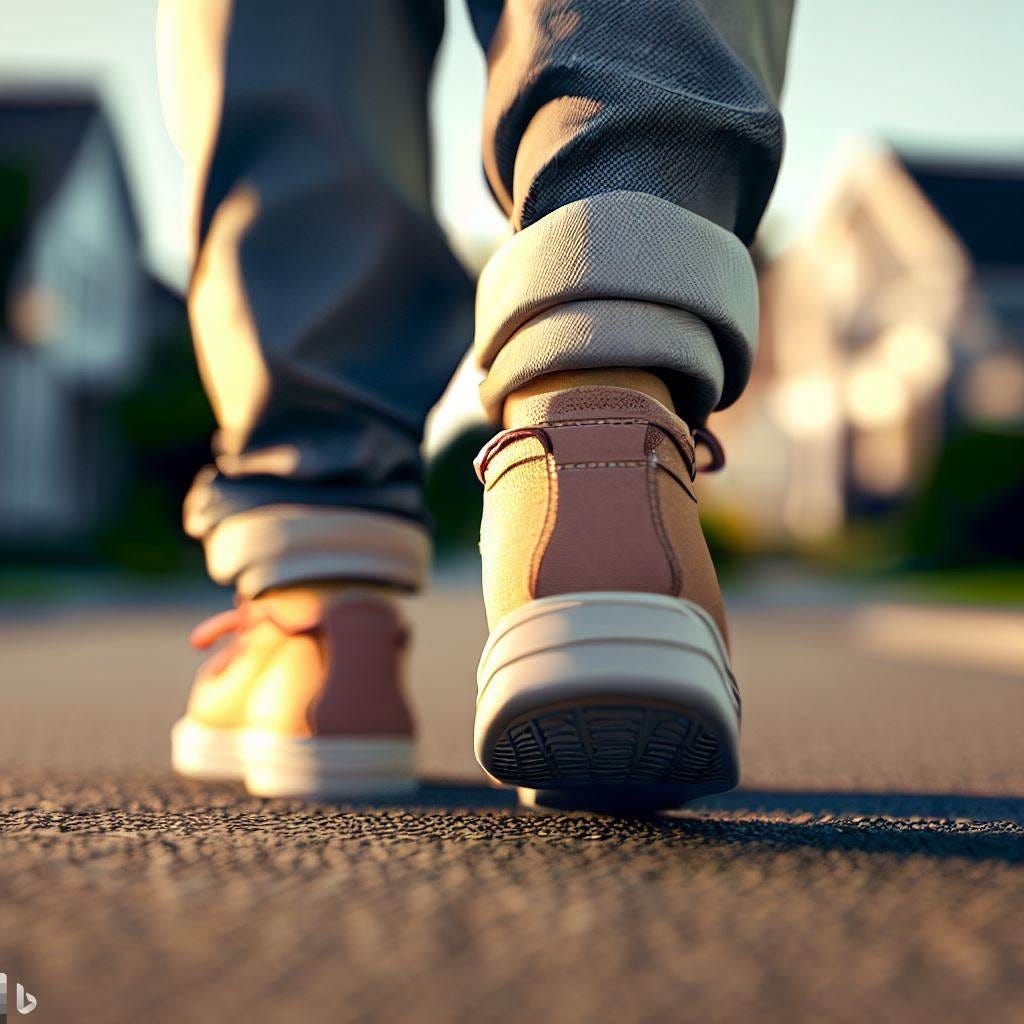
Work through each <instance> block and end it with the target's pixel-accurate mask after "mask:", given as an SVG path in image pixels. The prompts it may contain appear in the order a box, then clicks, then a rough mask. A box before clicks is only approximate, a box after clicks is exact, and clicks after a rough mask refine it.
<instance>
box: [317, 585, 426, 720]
mask: <svg viewBox="0 0 1024 1024" xmlns="http://www.w3.org/2000/svg"><path fill="white" fill-rule="evenodd" d="M319 639H320V642H321V644H322V647H323V653H324V661H325V675H324V682H323V685H322V687H321V688H320V691H319V693H317V694H316V696H315V697H314V698H313V699H312V700H311V702H310V705H309V708H308V711H307V717H308V721H309V728H310V734H311V735H312V736H322V737H326V736H395V737H411V736H412V735H413V732H414V727H413V721H412V716H411V714H410V712H409V708H408V705H407V703H406V700H405V697H404V695H403V692H402V683H403V677H404V663H405V651H406V647H407V644H408V630H407V628H406V626H405V624H404V623H403V622H402V620H401V618H400V617H399V615H398V612H397V610H396V609H395V608H393V607H392V606H391V605H390V604H389V603H387V602H385V601H377V600H373V601H370V600H366V601H346V602H342V603H340V604H338V605H336V606H335V607H333V608H331V609H329V610H328V612H327V613H326V615H325V616H324V621H323V624H322V627H321V630H320V633H319Z"/></svg>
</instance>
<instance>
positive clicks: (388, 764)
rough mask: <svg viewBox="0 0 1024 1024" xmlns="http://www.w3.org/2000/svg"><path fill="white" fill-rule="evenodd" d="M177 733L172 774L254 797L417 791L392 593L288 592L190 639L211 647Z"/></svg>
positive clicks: (226, 616)
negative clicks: (229, 784)
mask: <svg viewBox="0 0 1024 1024" xmlns="http://www.w3.org/2000/svg"><path fill="white" fill-rule="evenodd" d="M228 638H230V642H229V643H227V645H226V646H224V647H222V648H221V649H220V650H219V651H217V652H216V653H215V654H214V655H213V657H212V658H210V659H209V660H208V661H207V662H206V663H205V664H204V665H203V666H202V668H201V669H200V670H199V673H198V675H197V676H196V680H195V683H194V685H193V687H192V694H191V697H190V699H189V703H188V710H187V711H186V713H185V715H184V717H183V718H181V719H180V720H179V721H178V722H177V724H176V725H175V726H174V729H173V731H172V734H171V741H172V759H173V764H174V768H175V770H176V771H178V772H179V773H181V774H182V775H188V776H191V777H193V778H199V779H221V780H227V779H233V780H240V781H242V782H244V783H245V785H246V788H247V789H248V790H249V792H250V793H252V794H254V795H256V796H267V797H271V796H273V797H284V796H288V797H302V798H307V799H319V800H345V799H365V798H376V797H390V796H398V795H401V794H405V793H409V792H411V791H413V790H414V789H415V786H416V783H415V780H414V777H413V772H412V731H413V730H412V722H411V720H410V717H409V712H408V710H407V708H406V705H405V701H404V700H403V698H402V695H401V692H400V688H399V680H400V678H401V668H402V665H401V662H402V660H403V657H402V652H403V649H404V647H405V645H406V629H405V627H404V625H403V624H402V622H401V620H400V619H399V616H398V612H397V609H396V608H395V606H394V604H393V603H392V602H391V601H390V600H389V599H388V598H387V597H386V596H384V595H382V594H379V593H376V592H371V591H359V590H355V589H352V590H347V591H346V590H340V591H339V590H337V589H334V590H327V589H316V588H298V587H296V588H290V589H285V590H280V591H277V592H272V593H270V594H268V595H267V596H265V597H259V598H255V599H253V600H249V601H244V602H242V603H240V604H239V606H238V607H237V608H236V609H234V610H233V611H229V612H223V613H222V614H220V615H215V616H214V617H213V618H211V619H209V620H207V621H206V622H204V623H202V624H201V625H200V626H198V627H197V628H196V629H195V630H194V632H193V634H192V643H193V644H194V646H196V647H198V648H200V649H205V648H209V647H211V646H213V645H214V644H216V643H217V642H218V641H220V640H224V639H228Z"/></svg>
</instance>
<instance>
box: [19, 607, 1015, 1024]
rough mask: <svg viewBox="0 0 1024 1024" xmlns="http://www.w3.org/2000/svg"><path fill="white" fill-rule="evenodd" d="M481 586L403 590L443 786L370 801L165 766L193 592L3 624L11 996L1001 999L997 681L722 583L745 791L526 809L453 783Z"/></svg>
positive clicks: (349, 1008)
mask: <svg viewBox="0 0 1024 1024" xmlns="http://www.w3.org/2000/svg"><path fill="white" fill-rule="evenodd" d="M474 607H475V606H474V605H473V604H472V598H471V596H470V595H469V594H466V595H462V596H460V595H459V594H456V593H448V594H447V595H442V596H441V599H440V600H439V601H438V602H436V603H435V605H434V606H433V611H420V612H417V613H416V614H417V615H419V616H421V618H422V617H424V616H426V619H427V622H426V625H427V627H428V628H427V629H425V630H424V631H423V633H424V635H426V636H431V637H434V638H435V639H436V638H437V637H445V638H450V644H449V645H448V646H444V645H436V644H435V646H433V647H430V648H429V649H427V650H424V651H423V652H422V653H421V654H420V655H419V656H418V657H419V659H420V660H419V661H418V662H417V666H416V668H417V685H416V687H415V688H414V696H415V700H416V703H417V707H418V708H421V709H422V710H421V716H420V717H421V721H422V722H423V725H424V731H425V733H426V735H425V737H424V760H423V763H424V765H425V766H426V768H427V770H428V771H430V772H431V773H432V774H435V775H439V774H440V775H448V776H450V777H452V776H454V777H458V778H460V779H463V780H465V782H464V783H460V784H458V785H448V786H441V785H431V786H425V787H424V789H423V790H422V792H421V794H420V795H419V796H418V797H417V798H416V799H415V800H413V801H411V802H408V803H407V804H405V805H403V806H397V805H393V806H385V807H334V806H329V805H303V804H299V803H295V802H282V801H274V802H271V801H259V800H254V799H251V798H249V797H247V796H246V795H245V794H244V793H242V792H241V791H239V790H238V789H235V788H233V787H206V786H203V785H199V784H195V783H188V782H184V781H180V780H176V779H174V778H173V777H172V776H171V775H170V774H169V772H168V771H167V769H166V750H167V740H166V729H167V726H168V724H169V721H170V720H171V718H172V717H173V715H174V713H175V712H176V709H177V708H178V707H180V704H181V702H182V701H183V699H184V689H185V686H186V679H185V678H183V677H187V673H188V671H189V670H190V666H191V664H192V662H191V661H190V659H189V657H188V656H187V655H184V654H178V653H175V652H177V651H179V645H180V635H181V632H182V630H183V629H184V627H185V625H186V624H187V623H188V622H190V621H192V620H194V619H195V618H198V617H199V614H201V612H202V611H203V610H202V609H200V612H199V613H198V614H197V613H196V612H195V611H193V610H187V611H186V610H174V609H170V610H168V609H162V608H158V607H154V608H136V609H134V610H132V611H123V612H122V611H116V610H109V609H108V610H103V609H98V610H85V611H70V612H62V613H61V614H59V615H54V616H51V617H46V618H41V619H40V618H26V617H24V616H20V617H17V616H16V617H10V616H9V617H8V618H7V619H6V620H4V621H2V622H0V652H2V654H0V659H2V660H0V672H2V674H0V700H2V703H0V711H2V714H0V769H2V771H3V775H2V780H0V921H2V926H0V971H5V972H6V973H7V974H8V978H9V986H10V988H11V989H12V990H13V987H14V983H15V981H21V982H23V983H24V984H25V985H26V987H27V988H28V989H29V990H30V991H32V992H33V993H34V994H35V995H36V997H37V998H38V1000H39V1007H38V1009H37V1011H36V1013H35V1014H34V1015H33V1018H32V1019H33V1020H38V1021H40V1024H45V1022H48V1021H58V1022H72V1024H77V1022H79V1021H81V1022H85V1021H90V1022H93V1021H99V1022H105V1021H116V1022H120V1021H126V1022H127V1021H147V1022H148V1021H156V1022H162V1021H176V1022H180V1021H186V1022H189V1021H199V1022H205V1021H226V1020H247V1019H253V1020H263V1021H386V1022H392V1021H431V1022H432V1021H438V1022H447V1021H473V1022H483V1021H511V1020H523V1019H531V1018H532V1019H535V1020H545V1021H546V1020H552V1021H559V1022H573V1021H581V1022H582V1021H587V1022H591V1021H606V1020H615V1021H624V1022H631V1021H652V1022H653V1021H658V1022H663V1021H665V1020H672V1021H690V1020H693V1021H702V1022H704V1021H753V1020H757V1021H768V1022H776V1021H778V1022H791V1021H815V1022H820V1021H850V1022H858V1024H860V1022H863V1021H868V1020H870V1021H893V1022H897V1021H898V1022H916V1021H967V1020H970V1021H996V1022H1004V1021H1011V1022H1012V1021H1018V1020H1019V1021H1024V863H1022V862H1024V764H1022V761H1024V753H1022V751H1024V744H1022V743H1021V729H1022V723H1024V685H1022V683H1021V679H1020V677H1019V675H1017V674H1015V673H1013V672H999V671H993V670H992V669H991V667H989V668H986V669H984V670H982V669H972V668H971V667H970V666H969V664H967V663H965V662H963V661H960V662H958V661H956V660H955V659H954V660H952V661H948V660H947V661H946V662H943V663H938V662H936V661H935V660H934V659H931V658H930V657H929V652H928V650H927V644H925V645H924V648H923V649H922V651H921V652H920V657H916V658H915V657H912V656H908V654H907V652H906V650H905V649H901V651H900V652H899V653H898V654H892V653H891V652H890V653H889V654H887V653H886V652H885V650H884V649H883V650H879V649H877V647H878V645H877V644H874V641H872V639H871V637H870V636H865V634H864V631H863V629H862V628H861V623H860V620H859V619H858V618H857V616H858V615H859V614H860V613H859V611H858V610H857V609H856V608H833V609H825V608H817V609H815V610H813V611H809V610H808V609H806V608H792V609H783V608H752V607H741V608H740V609H739V611H738V613H737V614H736V615H735V616H734V634H735V635H736V637H737V643H738V650H737V658H736V661H737V666H738V669H739V676H740V681H741V685H742V686H743V688H744V694H745V697H746V701H747V705H746V718H745V725H744V728H745V735H744V753H745V764H746V774H745V785H746V788H745V789H743V790H740V791H739V792H736V793H733V794H728V795H726V796H724V797H719V798H715V799H710V800H705V801H703V802H702V803H700V804H699V805H696V806H694V807H691V808H688V809H686V810H684V811H681V812H677V813H675V814H673V815H670V816H664V817H659V818H652V819H633V820H622V819H614V818H601V817H594V816H588V815H539V814H533V813H530V812H522V811H518V810H516V809H515V808H514V807H513V806H512V802H511V798H510V796H509V795H508V794H506V793H502V792H498V791H493V790H489V789H486V788H483V787H480V786H478V785H473V784H472V783H473V782H474V781H475V777H474V775H473V770H472V767H471V765H470V762H469V759H468V755H467V750H468V740H467V736H466V729H467V727H468V722H469V719H470V716H471V713H472V696H471V693H472V681H471V677H468V678H467V676H466V671H467V668H466V666H467V665H468V666H470V669H469V670H470V671H471V664H472V661H473V660H474V659H475V650H474V649H473V648H474V646H475V644H476V642H477V640H478V637H477V636H476V632H478V631H479V624H478V620H477V619H476V618H474V617H473V616H475V615H476V614H477V613H476V612H475V611H474V610H473V608H474ZM430 616H434V618H433V619H431V618H430ZM460 623H461V624H463V628H456V627H457V626H458V625H459V624H460ZM465 623H470V624H471V628H470V627H469V626H465ZM422 624H423V623H422V622H421V625H422ZM925 626H927V622H926V623H925ZM924 633H925V635H926V636H927V628H925V629H924ZM883 646H884V645H883ZM904 646H905V645H904ZM965 657H966V656H965ZM467 692H468V694H469V696H468V697H466V696H465V695H466V693H467ZM11 1019H15V1015H14V1014H13V1013H12V1017H11ZM19 1019H20V1018H19Z"/></svg>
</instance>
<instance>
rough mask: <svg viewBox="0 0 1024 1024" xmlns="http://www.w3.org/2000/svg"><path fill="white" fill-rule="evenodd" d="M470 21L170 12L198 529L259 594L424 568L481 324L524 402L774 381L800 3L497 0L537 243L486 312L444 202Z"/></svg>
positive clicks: (501, 192) (502, 373)
mask: <svg viewBox="0 0 1024 1024" xmlns="http://www.w3.org/2000/svg"><path fill="white" fill-rule="evenodd" d="M443 8H444V4H443V0H372V2H361V0H298V2H296V3H293V4H289V5H282V4H280V3H277V2H275V0H244V2H242V0H237V2H234V3H233V2H231V0H206V2H204V3H203V4H197V3H193V2H192V0H163V7H162V10H161V33H162V36H163V40H164V42H165V43H166V44H167V47H168V49H169V51H170V52H168V53H166V54H165V56H167V57H169V58H170V63H169V64H167V65H165V68H168V69H169V71H170V74H169V76H168V77H167V78H165V81H164V82H163V85H164V93H165V97H166V102H167V105H168V107H169V111H168V113H169V115H171V114H176V115H177V116H176V117H171V120H172V121H176V122H177V126H178V127H177V132H176V134H177V136H178V141H179V144H180V145H181V147H182V149H183V151H184V153H185V155H186V159H187V162H188V164H189V167H190V172H191V174H192V180H193V184H194V208H195V221H194V226H195V268H194V274H193V278H192V282H191V287H190V294H189V310H190V316H191V320H192V326H193V331H194V335H195V339H196V351H197V356H198V360H199V365H200V370H201V374H202V377H203V382H204V386H205V387H206V389H207V392H208V394H209V397H210V399H211V402H212V404H213V407H214V411H215V413H216V416H217V421H218V426H219V429H218V432H217V435H216V437H215V439H214V462H213V465H212V466H210V467H208V468H207V469H205V470H203V471H202V472H201V473H200V474H199V476H198V477H197V479H196V482H195V484H194V486H193V488H192V490H191V492H190V494H189V496H188V499H187V501H186V506H185V524H186V529H187V530H188V532H189V533H190V534H192V535H193V536H195V537H198V538H201V539H202V540H203V541H204V544H205V547H206V554H207V563H208V566H209V569H210V572H211V574H212V575H213V576H214V578H215V579H217V580H218V581H220V582H226V583H227V582H232V583H234V584H235V585H236V586H237V587H238V589H239V590H240V591H241V592H242V593H247V594H251V593H256V592H258V591H260V590H263V589H265V588H267V587H269V586H274V585H279V584H282V583H287V582H294V581H299V580H308V579H325V578H350V579H353V578H358V579H375V580H382V581H385V582H389V583H392V584H395V585H397V586H403V587H415V586H417V585H418V584H419V583H420V582H421V580H422V578H423V575H424V572H425V567H426V563H427V559H428V552H429V545H428V541H427V531H426V529H425V525H424V524H425V522H426V515H425V510H424V506H423V487H422V481H423V466H422V460H421V455H420V442H421V437H422V429H423V422H424V419H425V417H426V414H427V412H428V411H429V410H430V408H431V406H432V405H433V404H434V403H435V402H436V400H437V398H438V397H439V396H440V394H441V392H442V390H443V389H444V387H445V385H446V383H447V381H448V379H449V377H450V375H451V373H452V372H453V370H454V368H455V366H456V365H457V363H458V361H459V360H460V358H461V356H462V355H463V353H464V351H465V349H466V346H467V344H468V342H469V339H470V338H471V337H472V338H473V344H474V349H475V353H476V358H477V359H478V360H479V362H480V365H481V366H482V367H483V368H484V369H485V370H486V377H485V379H484V383H483V385H482V398H483V400H484V405H485V407H486V408H487V409H488V410H489V411H490V412H491V413H492V414H494V415H495V416H498V415H500V409H501V404H502V401H503V399H504V398H505V396H506V395H508V394H509V393H510V392H511V391H513V390H515V389H516V388H517V387H520V386H522V385H523V384H525V383H526V382H528V381H530V380H531V379H533V378H534V377H536V376H539V375H541V374H545V373H551V372H554V371H557V370H572V369H583V368H588V367H608V366H617V367H618V366H631V367H643V368H645V369H649V370H652V371H654V372H656V373H658V374H659V375H660V376H661V377H663V379H665V380H666V381H667V382H668V384H669V387H670V389H671V391H672V394H673V398H674V400H675V401H676V404H677V408H679V410H680V412H681V413H682V414H683V415H684V416H685V417H686V418H688V419H689V420H690V421H691V422H694V423H700V422H702V421H703V419H704V418H705V417H706V416H707V414H708V413H709V412H710V411H711V410H712V409H714V408H717V407H721V406H724V405H726V404H728V403H730V402H732V401H733V400H734V399H735V398H736V397H737V396H738V395H739V394H740V392H741V391H742V389H743V386H744V384H745V382H746V379H747V377H748V374H749V372H750V365H751V361H752V358H753V354H754V350H755V345H756V336H757V290H756V281H755V276H754V272H753V268H752V265H751V261H750V258H749V256H748V253H747V245H748V244H749V243H750V241H751V239H752V237H753V234H754V232H755V229H756V228H757V225H758V222H759V220H760V218H761V215H762V213H763V211H764V207H765V205H766V203H767V201H768V198H769V195H770V193H771V190H772V187H773V185H774V182H775V178H776V175H777V172H778V167H779V163H780V160H781V154H782V144H783V128H782V120H781V117H780V114H779V111H778V108H777V98H778V92H779V89H780V88H781V82H782V75H783V71H784V64H785V48H786V40H787V35H788V30H789V24H790V19H791V14H792V4H791V0H703V2H699V0H507V2H506V3H505V4H504V5H502V3H501V2H500V0H473V2H471V15H472V18H473V23H474V27H475V29H476V31H477V34H478V36H479V38H480V42H481V45H482V46H484V48H485V49H486V51H487V54H488V65H489V72H488V89H487V97H486V104H485V112H484V130H483V164H484V169H485V172H486V175H487V180H488V182H489V184H490V188H491V190H492V192H493V194H494V197H495V199H496V201H497V202H498V203H499V204H500V205H501V207H502V209H503V210H504V211H505V213H506V214H507V216H508V218H509V221H510V224H511V226H512V228H513V230H514V234H513V235H512V237H511V238H510V239H509V240H508V241H507V242H506V243H505V244H504V245H503V246H501V247H500V248H499V250H498V251H497V252H496V253H495V255H494V256H493V258H492V259H491V260H490V262H489V263H488V264H487V266H486V267H485V269H484V271H483V273H482V275H481V278H480V281H479V284H478V287H477V289H476V310H475V318H474V314H473V307H472V300H473V289H472V284H471V282H470V280H469V279H468V277H467V276H466V273H465V272H464V270H463V269H462V267H461V266H460V265H459V263H458V262H457V261H456V259H455V258H454V257H453V255H452V254H451V252H450V251H449V249H448V247H447V245H446V243H445V239H444V237H443V235H442V233H441V231H440V230H439V228H438V226H437V225H436V223H435V222H434V220H433V218H432V216H431V211H430V202H429V196H430V182H429V154H428V142H427V126H426V94H427V86H428V80H429V76H430V73H431V67H432V63H433V60H434V56H435V53H436V50H437V46H438V43H439V41H440V37H441V33H442V28H443V13H444V11H443ZM474 319H475V334H474Z"/></svg>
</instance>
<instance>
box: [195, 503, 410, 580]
mask: <svg viewBox="0 0 1024 1024" xmlns="http://www.w3.org/2000/svg"><path fill="white" fill-rule="evenodd" d="M203 546H204V549H205V552H206V567H207V570H208V571H209V573H210V576H211V577H212V578H213V579H214V580H215V581H216V582H217V583H223V584H233V585H234V586H235V589H236V590H237V591H238V593H239V594H241V595H242V596H243V597H253V596H255V595H256V594H259V593H260V592H261V591H264V590H267V589H269V588H271V587H279V586H284V585H286V584H290V583H303V582H312V581H314V580H333V579H337V580H359V581H361V582H373V583H383V584H388V585H391V586H394V587H397V588H400V589H403V590H418V589H419V588H420V587H422V586H423V584H424V583H425V582H426V578H427V573H428V571H429V567H430V539H429V537H428V535H427V531H426V530H425V529H424V528H423V527H422V526H421V525H419V524H417V523H414V522H411V521H410V520H406V519H400V518H398V517H396V516H389V515H385V514H384V513H379V512H363V511H359V510H356V509H322V508H314V507H309V506H304V505H268V506H263V507H261V508H256V509H251V510H249V511H247V512H237V513H235V514H233V515H230V516H228V517H227V518H225V519H223V520H221V521H220V522H219V523H217V524H216V525H215V526H214V527H213V528H212V529H211V530H210V531H209V532H208V533H207V534H206V535H205V536H204V537H203Z"/></svg>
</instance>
